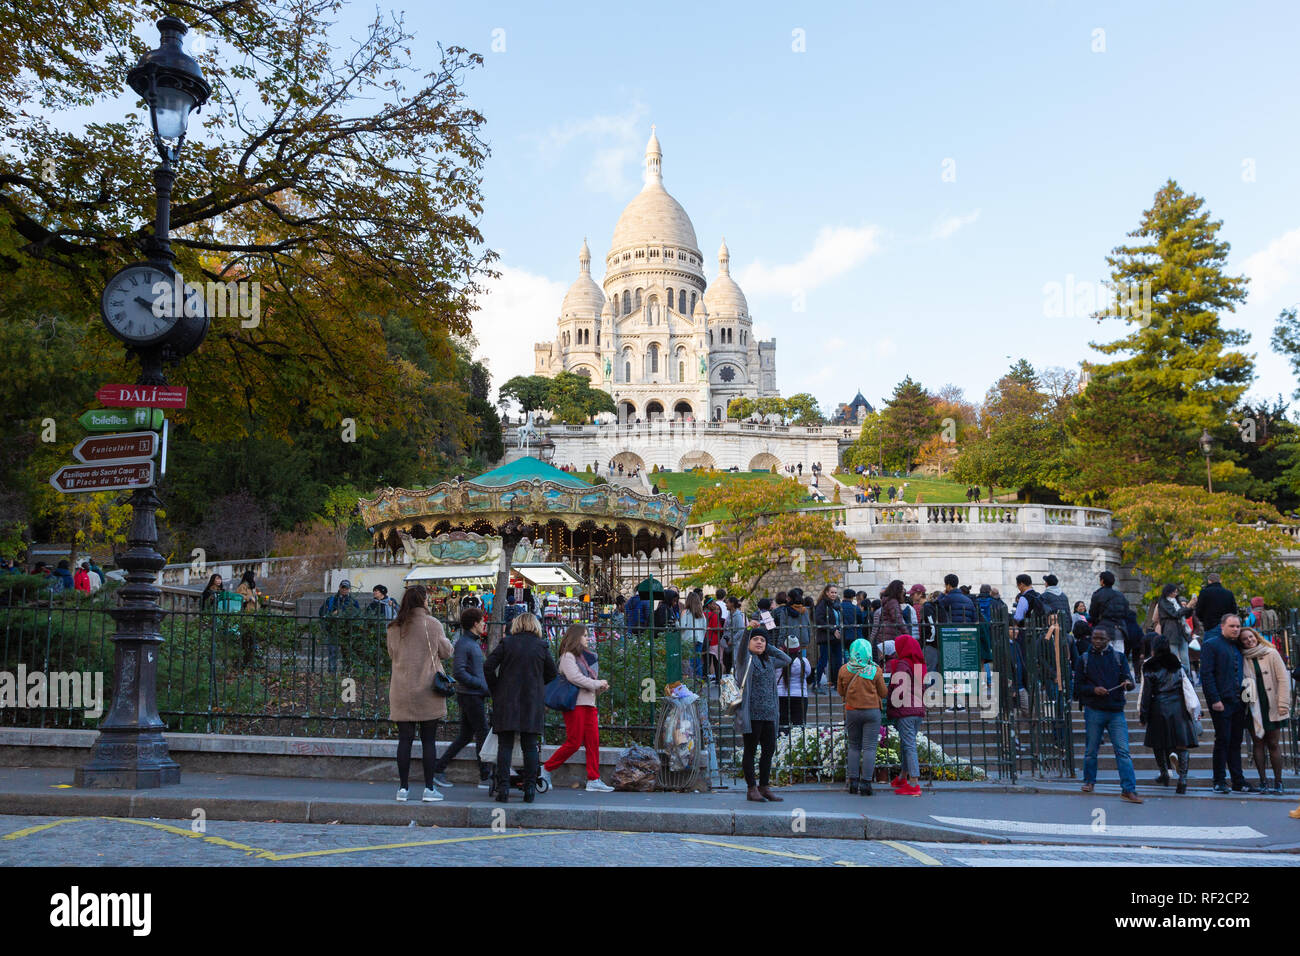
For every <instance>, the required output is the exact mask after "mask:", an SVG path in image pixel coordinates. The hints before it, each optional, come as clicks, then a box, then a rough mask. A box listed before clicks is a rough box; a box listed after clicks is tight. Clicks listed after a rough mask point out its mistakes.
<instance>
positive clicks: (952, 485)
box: [835, 472, 1015, 505]
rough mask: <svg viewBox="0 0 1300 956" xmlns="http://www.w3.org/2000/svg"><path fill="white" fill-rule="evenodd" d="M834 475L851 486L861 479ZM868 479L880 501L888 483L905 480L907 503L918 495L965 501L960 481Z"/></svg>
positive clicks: (926, 500)
mask: <svg viewBox="0 0 1300 956" xmlns="http://www.w3.org/2000/svg"><path fill="white" fill-rule="evenodd" d="M835 477H836V479H837V480H838V481H839V482H840V483H842V484H845V485H848V486H849V487H851V488H855V487H857V484H858V482H859V481H861V478H860V477H859V476H858V475H854V474H845V473H843V472H840V473H837V474H836V475H835ZM870 481H871V483H872V484H877V485H880V487H881V489H882V495H881V501H883V502H888V500H889V499H888V496H887V495H885V494H883V492H885V491H888V490H889V486H890V485H893V486H894V487H895V488H901V487H902V486H903V482H907V493H906V494H905V495H904V496H903V500H904V501H906V502H907V503H909V504H915V503H916V498H917V496H918V495H920V497H921V503H922V504H930V505H939V504H952V503H964V502H965V501H966V488H967V487H968V486H967V485H965V484H963V483H962V482H960V481H949V480H948V479H946V478H928V477H924V476H922V475H919V474H912V475H908V476H907V477H906V478H892V477H885V478H872V479H870ZM988 491H989V490H988V488H981V489H980V494H981V495H982V496H984V497H987V496H988ZM993 491H994V494H995V495H1007V494H1014V493H1015V492H1014V490H1013V489H1010V488H995V489H994V490H993Z"/></svg>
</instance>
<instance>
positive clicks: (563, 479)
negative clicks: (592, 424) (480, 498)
mask: <svg viewBox="0 0 1300 956" xmlns="http://www.w3.org/2000/svg"><path fill="white" fill-rule="evenodd" d="M533 480H537V481H553V482H555V483H556V484H557V485H567V486H568V487H570V488H590V487H591V485H590V484H588V483H587V482H585V481H583V480H582V479H581V478H579V477H577V476H576V475H571V474H569V473H568V472H567V471H561V470H560V469H558V468H556V467H555V466H554V465H552V464H549V463H547V462H544V461H538V460H537V459H536V458H520V459H519V460H518V461H512V462H508V463H506V464H504V465H501V466H500V467H499V468H493V469H492V470H491V471H485V472H483V474H481V475H479V476H478V477H477V478H471V479H470V481H472V482H473V483H474V484H476V485H512V484H514V483H515V482H516V481H533Z"/></svg>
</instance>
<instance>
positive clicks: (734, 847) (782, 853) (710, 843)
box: [682, 837, 821, 863]
mask: <svg viewBox="0 0 1300 956" xmlns="http://www.w3.org/2000/svg"><path fill="white" fill-rule="evenodd" d="M682 840H683V842H685V843H704V844H707V845H708V846H723V847H726V848H727V849H728V850H746V851H748V852H750V853H766V854H767V855H768V856H785V857H789V858H790V859H792V860H812V861H813V862H815V863H820V862H821V857H819V856H807V855H806V854H803V853H787V852H786V851H784V850H768V849H765V848H763V847H759V846H742V845H741V844H739V843H720V842H719V841H717V840H697V839H695V837H682Z"/></svg>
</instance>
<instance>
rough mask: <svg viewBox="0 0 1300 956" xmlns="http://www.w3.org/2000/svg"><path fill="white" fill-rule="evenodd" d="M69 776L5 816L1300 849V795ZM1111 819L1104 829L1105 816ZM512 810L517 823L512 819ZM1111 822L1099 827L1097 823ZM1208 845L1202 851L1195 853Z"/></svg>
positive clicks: (0, 799)
mask: <svg viewBox="0 0 1300 956" xmlns="http://www.w3.org/2000/svg"><path fill="white" fill-rule="evenodd" d="M71 784H72V771H71V770H67V769H62V768H34V769H31V768H4V769H0V812H3V813H6V814H19V815H25V816H58V817H67V816H119V817H136V818H158V819H167V820H182V821H183V820H190V819H194V818H195V816H196V814H195V811H196V810H201V811H202V813H203V815H204V817H205V818H206V819H210V820H240V821H275V822H279V823H344V824H371V825H375V824H386V825H392V826H408V825H410V824H412V823H415V824H419V825H423V826H440V827H476V826H481V827H492V826H494V825H495V826H497V827H501V826H506V827H523V828H563V829H568V830H614V831H623V832H662V833H695V834H711V835H737V836H741V835H743V836H780V837H791V836H809V837H833V838H841V839H853V840H862V839H867V840H920V841H932V842H942V843H960V842H979V843H1006V842H1032V843H1046V842H1074V843H1078V842H1086V843H1096V844H1101V843H1105V844H1114V845H1144V846H1154V845H1167V846H1189V845H1195V846H1215V847H1225V848H1237V849H1264V848H1268V849H1273V850H1277V849H1292V848H1294V849H1297V850H1300V821H1296V820H1291V819H1290V818H1289V817H1287V810H1288V809H1289V808H1290V807H1289V806H1288V805H1287V804H1288V803H1291V804H1293V803H1294V801H1295V799H1296V798H1295V797H1294V796H1291V797H1287V798H1284V799H1279V798H1274V799H1271V800H1270V799H1265V798H1260V797H1243V796H1240V795H1233V796H1232V797H1224V796H1215V795H1210V794H1209V792H1208V791H1206V796H1200V795H1196V796H1193V795H1192V794H1188V795H1187V796H1184V797H1175V796H1173V795H1172V791H1169V794H1170V795H1169V796H1165V794H1159V795H1157V794H1155V793H1154V791H1153V790H1152V789H1151V788H1146V789H1144V791H1143V793H1144V796H1145V797H1146V798H1147V802H1146V804H1144V805H1142V806H1134V805H1130V804H1126V803H1122V802H1121V801H1120V800H1119V799H1118V788H1117V787H1115V788H1111V789H1113V790H1114V791H1115V792H1114V793H1108V792H1106V791H1107V786H1106V785H1101V786H1099V788H1098V791H1097V792H1095V793H1092V794H1082V793H1079V792H1078V788H1077V787H1074V788H1073V790H1066V789H1063V788H1062V789H1057V788H1052V789H1048V788H1046V787H1043V786H1041V785H1035V786H1033V787H1023V788H1022V787H996V786H981V785H974V786H972V785H964V784H957V783H950V784H945V785H939V786H935V787H933V788H929V787H927V788H925V793H924V794H923V796H921V797H919V798H908V797H899V796H897V795H895V794H894V793H893V792H892V790H891V789H890V788H889V787H888V786H884V787H877V789H876V794H875V796H872V797H859V796H852V795H850V794H848V793H847V792H845V791H844V790H843V789H839V788H836V789H828V788H825V787H815V786H797V787H784V788H779V789H778V791H777V792H778V793H779V794H780V795H781V796H783V797H784V798H785V800H784V802H782V803H763V804H758V803H750V802H748V801H746V799H745V792H744V790H743V789H740V788H737V789H731V790H722V791H713V792H710V793H606V794H600V793H587V792H586V791H585V790H575V789H564V788H561V789H556V790H552V791H551V792H549V793H546V794H539V795H538V797H537V801H536V802H535V803H533V804H525V803H524V802H523V800H522V797H521V795H519V794H518V793H517V792H515V793H512V795H511V796H512V799H511V801H510V803H508V804H500V803H496V802H495V801H492V800H490V799H489V797H488V794H487V791H484V790H478V789H477V788H475V787H472V786H464V785H461V786H456V787H454V788H451V789H448V790H446V791H444V793H445V796H446V799H445V800H444V801H442V802H440V803H427V804H426V803H421V802H419V800H418V797H417V795H418V794H419V792H420V788H419V785H418V783H417V785H416V786H415V787H413V788H412V791H411V792H412V797H413V799H412V800H411V801H410V802H407V803H398V802H396V801H395V800H394V799H393V796H394V793H395V792H396V789H397V785H396V783H395V782H363V781H350V780H319V779H305V778H290V777H250V776H238V775H225V774H222V775H217V774H202V773H186V774H184V776H183V777H182V782H181V784H180V785H179V786H175V787H166V788H163V789H160V790H144V791H104V790H81V789H77V788H75V787H73V786H71ZM1099 810H1100V817H1099ZM499 811H504V816H502V815H501V813H500V812H499ZM1099 818H1100V819H1101V820H1103V823H1102V825H1101V827H1100V829H1099V828H1098V819H1099ZM1189 841H1195V842H1189Z"/></svg>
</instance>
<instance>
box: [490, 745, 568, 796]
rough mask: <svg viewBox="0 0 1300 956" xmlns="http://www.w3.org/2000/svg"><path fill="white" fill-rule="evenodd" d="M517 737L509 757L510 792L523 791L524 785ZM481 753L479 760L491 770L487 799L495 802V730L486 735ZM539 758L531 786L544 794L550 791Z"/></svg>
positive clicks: (522, 757)
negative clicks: (487, 764)
mask: <svg viewBox="0 0 1300 956" xmlns="http://www.w3.org/2000/svg"><path fill="white" fill-rule="evenodd" d="M519 736H520V735H518V734H516V735H515V748H514V753H512V754H511V755H510V789H512V790H523V789H524V783H525V780H524V771H523V764H524V751H523V745H522V743H521V742H520V739H519ZM540 748H541V744H540V743H539V744H538V749H539V750H540ZM483 751H484V753H483V754H482V755H481V756H480V757H479V759H480V760H482V761H484V762H486V763H489V764H491V765H492V768H493V770H492V776H491V777H489V778H488V780H489V786H488V798H489V799H492V800H495V799H496V795H497V789H498V787H499V781H498V780H497V774H496V760H497V754H496V751H497V735H496V731H495V730H494V731H492V732H491V733H490V734H489V735H488V739H487V742H486V743H485V744H484V746H483ZM540 757H541V754H540V753H539V754H538V758H539V759H538V762H537V767H538V774H537V779H536V780H534V781H533V786H534V788H535V789H536V791H537V792H538V793H545V792H546V791H548V790H550V789H551V785H550V783H549V782H547V780H546V778H545V777H543V776H542V774H541V766H542V764H541V759H540Z"/></svg>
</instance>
